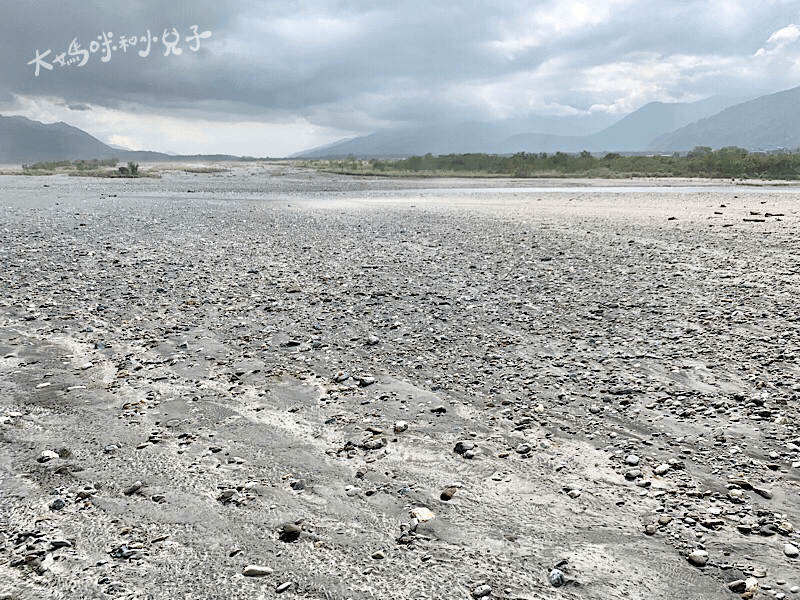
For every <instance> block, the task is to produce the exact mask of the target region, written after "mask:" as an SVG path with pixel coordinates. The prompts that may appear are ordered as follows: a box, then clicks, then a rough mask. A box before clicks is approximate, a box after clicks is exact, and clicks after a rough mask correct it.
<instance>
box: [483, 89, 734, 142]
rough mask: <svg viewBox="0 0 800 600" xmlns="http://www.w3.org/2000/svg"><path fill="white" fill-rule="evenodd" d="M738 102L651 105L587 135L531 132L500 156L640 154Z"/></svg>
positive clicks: (715, 99) (517, 137)
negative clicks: (663, 137)
mask: <svg viewBox="0 0 800 600" xmlns="http://www.w3.org/2000/svg"><path fill="white" fill-rule="evenodd" d="M734 102H736V101H735V100H732V99H730V98H724V97H713V98H708V99H706V100H700V101H699V102H692V103H684V102H673V103H665V102H650V103H649V104H645V105H644V106H642V107H641V108H640V109H638V110H636V111H634V112H632V113H631V114H629V115H627V116H625V117H623V118H622V119H620V120H619V121H617V122H616V123H614V124H613V125H611V126H610V127H607V128H605V129H603V130H602V131H599V132H597V133H594V134H592V135H587V136H553V135H541V134H537V133H528V134H520V135H515V136H513V137H510V138H508V139H507V140H504V141H503V142H502V143H501V144H500V145H499V146H498V147H497V148H496V150H495V151H496V152H497V153H498V154H513V153H514V152H521V151H525V152H555V151H558V150H560V151H561V152H580V151H581V150H588V151H590V152H610V151H614V152H638V151H642V150H644V149H645V148H647V146H648V144H649V143H650V142H652V141H653V139H655V138H656V137H659V136H661V135H664V134H666V133H667V132H670V131H673V130H675V129H677V128H679V127H683V126H684V125H688V124H689V123H692V122H694V121H697V120H698V119H702V118H703V117H708V116H710V115H713V114H715V113H718V112H719V111H720V110H722V109H724V108H726V107H728V106H730V105H731V104H733V103H734Z"/></svg>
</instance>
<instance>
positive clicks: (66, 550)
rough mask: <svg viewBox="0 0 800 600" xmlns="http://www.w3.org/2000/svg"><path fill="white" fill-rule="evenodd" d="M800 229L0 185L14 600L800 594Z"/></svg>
mask: <svg viewBox="0 0 800 600" xmlns="http://www.w3.org/2000/svg"><path fill="white" fill-rule="evenodd" d="M604 186H605V187H604ZM608 186H611V187H608ZM625 186H628V189H626V188H625ZM798 210H800V188H790V187H789V188H787V187H782V188H773V187H749V186H742V185H736V184H734V183H722V182H675V181H661V182H653V181H649V182H623V183H622V184H620V183H615V182H585V181H579V182H563V181H536V180H525V181H522V180H468V179H458V180H440V179H416V180H414V179H389V178H357V177H347V176H337V175H328V174H322V173H317V172H314V171H311V170H305V169H300V168H296V167H292V166H291V165H287V164H253V165H233V166H230V170H228V171H226V172H222V173H208V174H199V173H185V172H180V171H172V172H165V173H164V176H163V178H162V179H148V180H145V179H141V180H101V179H83V178H75V177H67V176H52V177H21V176H4V177H0V598H7V599H20V600H22V599H28V598H31V599H33V598H65V599H66V598H69V599H73V598H115V599H116V598H118V599H122V598H131V599H133V598H141V599H144V598H147V599H151V598H152V599H161V598H187V599H189V598H194V599H200V598H226V599H234V598H243V599H244V598H247V599H252V598H273V597H277V596H281V597H289V598H291V597H299V598H319V599H331V600H334V599H335V600H339V599H341V600H346V599H348V598H351V599H353V600H360V599H371V598H381V599H390V598H397V599H422V598H436V599H469V598H482V597H484V598H508V599H538V598H542V599H544V598H548V599H551V598H591V599H598V600H599V599H604V600H606V599H623V598H624V599H636V598H641V599H643V600H644V599H652V598H675V599H687V600H688V599H698V600H700V599H706V598H714V599H716V598H738V597H744V598H752V597H764V598H769V597H774V598H778V599H780V598H784V597H785V598H800V588H798V586H800V569H799V568H798V566H800V562H798V547H799V546H800V535H798V533H797V531H796V529H797V528H798V527H800V502H798V500H800V497H799V496H798V492H800V477H799V476H800V429H798V424H799V423H800V421H798V417H799V415H800V410H798V397H799V396H798V394H800V367H799V366H798V358H800V336H799V335H798V327H800V310H798V306H799V305H798V300H797V298H798V291H800V262H799V260H800V259H798V256H800V242H799V241H798V235H797V232H798V225H799V224H800V218H799V216H798Z"/></svg>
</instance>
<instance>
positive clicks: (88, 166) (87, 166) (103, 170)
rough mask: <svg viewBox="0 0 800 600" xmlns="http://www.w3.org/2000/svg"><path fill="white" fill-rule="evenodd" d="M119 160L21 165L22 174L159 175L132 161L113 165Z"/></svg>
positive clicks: (66, 161)
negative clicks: (122, 164)
mask: <svg viewBox="0 0 800 600" xmlns="http://www.w3.org/2000/svg"><path fill="white" fill-rule="evenodd" d="M118 162H119V160H118V159H116V158H105V159H97V158H93V159H91V160H73V161H69V160H59V161H53V162H37V163H34V164H32V165H22V174H23V175H56V174H59V173H62V174H66V175H70V176H73V177H106V178H120V177H121V178H134V177H160V175H159V174H158V173H156V172H151V171H147V172H140V171H139V165H138V164H136V163H134V162H133V161H131V162H129V163H128V166H127V167H117V169H116V170H114V167H116V166H117V163H118Z"/></svg>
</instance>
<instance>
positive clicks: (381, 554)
mask: <svg viewBox="0 0 800 600" xmlns="http://www.w3.org/2000/svg"><path fill="white" fill-rule="evenodd" d="M371 556H372V558H373V559H374V560H383V559H384V558H386V554H384V552H383V550H378V551H377V552H373V553H372V555H371Z"/></svg>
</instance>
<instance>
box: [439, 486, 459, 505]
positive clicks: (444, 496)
mask: <svg viewBox="0 0 800 600" xmlns="http://www.w3.org/2000/svg"><path fill="white" fill-rule="evenodd" d="M457 491H458V488H457V487H456V486H454V485H451V486H450V487H446V488H445V489H444V490H442V493H441V495H440V496H439V498H440V499H441V500H444V501H445V502H448V501H449V500H451V499H452V498H453V496H455V495H456V492H457Z"/></svg>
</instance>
